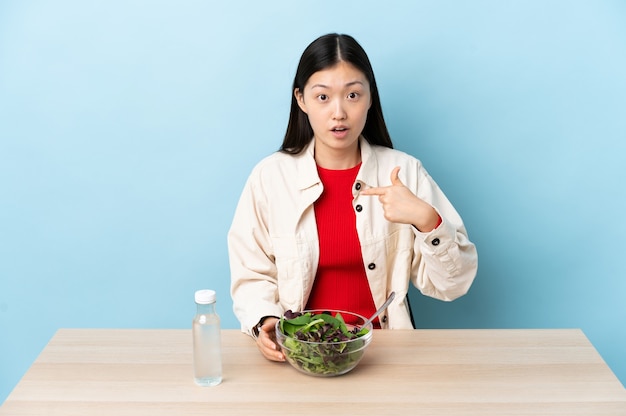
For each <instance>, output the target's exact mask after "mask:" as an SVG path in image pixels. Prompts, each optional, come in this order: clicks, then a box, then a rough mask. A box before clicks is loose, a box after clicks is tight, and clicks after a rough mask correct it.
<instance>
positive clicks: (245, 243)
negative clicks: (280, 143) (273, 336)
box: [228, 172, 282, 335]
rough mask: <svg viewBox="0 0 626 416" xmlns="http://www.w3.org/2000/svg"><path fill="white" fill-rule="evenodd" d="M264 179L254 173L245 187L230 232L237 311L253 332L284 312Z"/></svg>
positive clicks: (230, 252) (229, 239)
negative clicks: (272, 243)
mask: <svg viewBox="0 0 626 416" xmlns="http://www.w3.org/2000/svg"><path fill="white" fill-rule="evenodd" d="M260 182H261V181H259V180H258V179H257V176H255V175H254V172H253V174H252V175H251V176H250V178H249V179H248V181H247V183H246V185H245V186H244V189H243V192H242V194H241V197H240V199H239V203H238V205H237V208H236V210H235V215H234V218H233V222H232V224H231V228H230V230H229V232H228V253H229V263H230V273H231V289H230V290H231V297H232V299H233V311H234V313H235V316H236V317H237V319H238V320H239V322H240V324H241V330H242V331H243V332H246V333H248V334H250V335H252V329H253V327H254V326H255V325H256V324H257V323H258V322H259V320H260V319H261V318H262V317H263V316H281V314H282V310H281V307H280V305H279V301H278V286H277V271H276V264H275V261H274V254H273V250H272V247H271V239H270V237H269V234H268V229H267V222H266V221H267V220H266V219H267V215H266V214H267V204H266V198H265V195H264V192H263V188H262V187H261V185H260Z"/></svg>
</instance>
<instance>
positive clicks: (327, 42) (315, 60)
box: [280, 33, 393, 155]
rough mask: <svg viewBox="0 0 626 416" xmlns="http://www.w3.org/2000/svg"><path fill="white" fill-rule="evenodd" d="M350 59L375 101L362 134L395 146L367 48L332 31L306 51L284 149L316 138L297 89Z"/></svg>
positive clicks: (371, 140) (292, 150)
mask: <svg viewBox="0 0 626 416" xmlns="http://www.w3.org/2000/svg"><path fill="white" fill-rule="evenodd" d="M342 61H343V62H347V63H349V64H352V65H354V66H355V67H356V68H357V69H359V70H360V71H361V72H363V74H364V75H365V77H366V78H367V81H368V82H369V84H370V94H371V98H372V105H371V106H370V108H369V110H368V112H367V120H366V122H365V127H364V128H363V132H362V135H363V137H365V140H367V141H368V142H369V143H371V144H376V145H380V146H385V147H389V148H393V144H392V143H391V137H390V136H389V132H388V131H387V125H386V124H385V119H384V118H383V110H382V107H381V105H380V97H379V95H378V87H377V86H376V79H375V78H374V70H373V69H372V65H371V64H370V60H369V58H368V57H367V54H366V53H365V50H363V48H362V47H361V45H359V43H358V42H357V41H356V40H355V39H354V38H353V37H352V36H349V35H341V34H337V33H331V34H328V35H324V36H321V37H319V38H317V39H316V40H314V41H313V42H312V43H311V44H310V45H309V46H307V48H306V49H305V50H304V52H303V53H302V56H301V57H300V63H299V64H298V69H297V71H296V76H295V78H294V80H293V88H292V89H291V111H290V113H289V123H288V124H287V132H286V133H285V139H284V140H283V144H282V146H281V147H280V151H282V152H285V153H289V154H294V155H295V154H298V153H300V152H302V150H304V148H305V147H306V146H307V145H308V144H309V143H310V142H311V140H312V139H313V129H312V128H311V124H310V123H309V118H308V116H307V114H306V113H305V112H304V111H302V109H300V107H299V106H298V102H297V100H296V97H295V95H294V91H295V89H296V88H297V89H299V90H300V91H304V86H305V85H306V83H307V81H308V80H309V78H310V77H311V75H313V74H314V73H316V72H317V71H321V70H324V69H328V68H330V67H332V66H334V65H336V64H338V63H339V62H342Z"/></svg>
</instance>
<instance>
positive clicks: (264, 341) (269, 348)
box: [257, 328, 285, 361]
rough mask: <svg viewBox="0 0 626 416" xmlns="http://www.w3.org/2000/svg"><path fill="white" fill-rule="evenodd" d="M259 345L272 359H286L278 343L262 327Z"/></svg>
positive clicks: (264, 353)
mask: <svg viewBox="0 0 626 416" xmlns="http://www.w3.org/2000/svg"><path fill="white" fill-rule="evenodd" d="M257 345H258V347H259V349H260V350H261V353H262V354H263V356H264V357H265V358H267V359H268V360H272V361H285V356H284V354H283V353H282V351H281V350H280V349H279V348H278V345H276V344H275V343H274V341H273V340H272V337H271V334H268V333H267V332H265V331H264V330H263V328H261V330H260V331H259V338H258V339H257Z"/></svg>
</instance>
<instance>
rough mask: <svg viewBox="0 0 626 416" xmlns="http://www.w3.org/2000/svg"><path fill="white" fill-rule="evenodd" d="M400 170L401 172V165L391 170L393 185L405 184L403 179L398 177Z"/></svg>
mask: <svg viewBox="0 0 626 416" xmlns="http://www.w3.org/2000/svg"><path fill="white" fill-rule="evenodd" d="M398 172H400V166H396V167H395V168H393V170H392V171H391V184H392V185H393V186H398V185H400V186H404V184H403V183H402V181H401V180H400V178H398Z"/></svg>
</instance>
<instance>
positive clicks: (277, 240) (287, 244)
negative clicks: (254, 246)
mask: <svg viewBox="0 0 626 416" xmlns="http://www.w3.org/2000/svg"><path fill="white" fill-rule="evenodd" d="M272 244H273V246H274V262H275V263H276V271H277V280H278V282H277V283H278V295H279V298H280V303H281V305H282V306H283V307H284V308H285V309H292V310H294V311H295V310H298V309H299V308H301V304H302V292H303V281H304V270H305V267H304V265H305V263H306V258H305V256H304V255H302V253H300V251H301V249H302V248H301V244H299V243H298V241H297V240H296V238H295V237H294V236H273V237H272Z"/></svg>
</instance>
